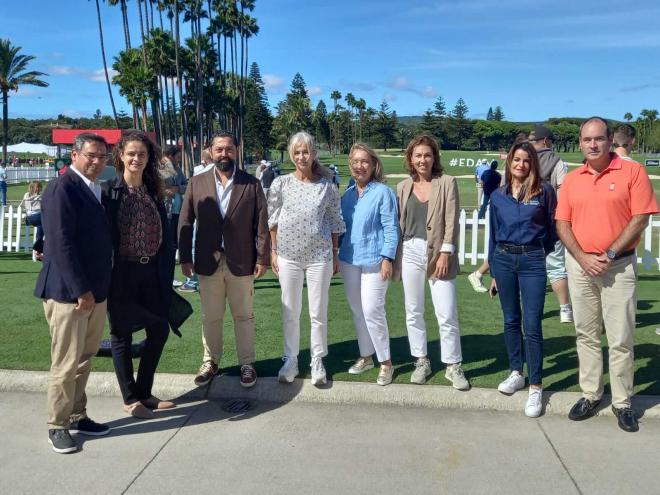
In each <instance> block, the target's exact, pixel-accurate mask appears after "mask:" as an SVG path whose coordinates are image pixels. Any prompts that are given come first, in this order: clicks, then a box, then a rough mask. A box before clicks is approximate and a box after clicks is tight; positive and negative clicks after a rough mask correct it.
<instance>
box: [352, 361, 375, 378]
mask: <svg viewBox="0 0 660 495" xmlns="http://www.w3.org/2000/svg"><path fill="white" fill-rule="evenodd" d="M373 367H374V360H373V359H372V358H370V357H359V358H358V359H357V360H356V361H355V363H354V364H353V366H351V367H350V368H348V373H349V374H350V375H359V374H360V373H364V372H365V371H368V370H370V369H372V368H373Z"/></svg>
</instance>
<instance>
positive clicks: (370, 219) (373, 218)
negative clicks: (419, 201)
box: [339, 182, 399, 266]
mask: <svg viewBox="0 0 660 495" xmlns="http://www.w3.org/2000/svg"><path fill="white" fill-rule="evenodd" d="M397 210H398V209H397V202H396V196H395V195H394V191H392V189H390V188H389V187H387V186H386V185H385V184H382V183H380V182H370V183H369V184H367V187H366V188H365V189H364V193H363V194H362V197H358V193H357V187H356V186H355V185H353V186H351V187H349V188H348V189H346V192H345V193H344V196H342V198H341V213H342V216H343V218H344V221H345V222H346V234H344V236H343V238H342V241H341V246H340V248H339V259H340V260H341V261H343V262H345V263H349V264H351V265H356V266H374V265H378V264H380V262H381V261H382V259H383V257H387V258H391V259H394V257H395V256H396V248H397V245H398V243H399V220H398V219H399V215H398V211H397Z"/></svg>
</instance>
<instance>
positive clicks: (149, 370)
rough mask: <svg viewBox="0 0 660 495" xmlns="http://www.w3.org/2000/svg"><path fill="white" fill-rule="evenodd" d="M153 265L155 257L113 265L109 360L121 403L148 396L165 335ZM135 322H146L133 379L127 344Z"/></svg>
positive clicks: (109, 310) (156, 272) (155, 263)
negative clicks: (140, 351)
mask: <svg viewBox="0 0 660 495" xmlns="http://www.w3.org/2000/svg"><path fill="white" fill-rule="evenodd" d="M157 265H158V262H157V260H156V259H155V258H152V260H151V261H150V262H149V263H147V264H144V265H143V264H140V263H134V262H128V261H121V260H119V261H117V262H116V264H115V266H114V268H113V274H112V276H113V278H112V286H111V289H110V297H109V299H108V312H109V315H110V318H109V320H110V333H111V343H112V362H113V364H114V366H115V373H116V374H117V380H118V381H119V388H120V390H121V394H122V397H123V399H124V404H132V403H134V402H137V401H139V400H143V399H148V398H149V397H151V395H152V393H151V388H152V386H153V383H154V375H155V374H156V368H157V367H158V361H159V360H160V356H161V354H162V353H163V348H164V347H165V342H167V337H168V336H169V325H168V323H167V319H166V315H167V309H168V308H167V307H166V305H165V304H164V301H162V298H161V294H162V291H161V288H160V282H159V280H158V266H157ZM139 324H146V325H145V330H146V334H147V338H146V341H145V343H144V347H143V349H142V357H141V358H140V365H139V367H138V372H137V378H135V377H134V370H133V359H132V355H131V345H132V343H133V330H134V329H135V328H136V326H137V325H139ZM140 326H141V325H140Z"/></svg>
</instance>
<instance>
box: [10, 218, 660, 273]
mask: <svg viewBox="0 0 660 495" xmlns="http://www.w3.org/2000/svg"><path fill="white" fill-rule="evenodd" d="M478 215H479V210H477V209H474V210H472V209H470V210H465V209H463V210H461V213H460V216H459V229H460V230H459V234H460V235H459V240H458V262H459V264H461V265H480V264H481V263H482V262H483V261H484V260H485V259H486V257H487V256H488V242H487V239H488V236H489V234H490V229H489V224H488V215H486V218H485V219H482V220H479V218H478ZM654 234H655V242H654ZM35 239H36V228H34V227H30V226H28V225H25V219H24V215H23V211H22V210H21V208H20V207H14V206H7V207H0V252H2V251H14V252H19V251H31V250H32V244H33V243H34V240H35ZM654 252H655V255H653V253H654ZM637 261H638V263H642V264H644V265H645V266H646V267H647V268H654V267H655V268H657V269H659V270H660V217H659V216H657V215H656V216H655V217H654V218H652V219H651V222H649V226H648V227H647V228H646V230H645V231H644V233H643V234H642V242H641V243H640V244H639V246H638V247H637Z"/></svg>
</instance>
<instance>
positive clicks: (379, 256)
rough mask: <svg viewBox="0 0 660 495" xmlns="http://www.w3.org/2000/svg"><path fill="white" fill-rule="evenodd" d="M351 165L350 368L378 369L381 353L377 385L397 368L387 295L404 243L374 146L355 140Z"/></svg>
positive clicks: (344, 260)
mask: <svg viewBox="0 0 660 495" xmlns="http://www.w3.org/2000/svg"><path fill="white" fill-rule="evenodd" d="M348 163H349V166H350V170H351V175H352V176H353V178H354V179H355V183H354V184H353V185H352V186H350V187H349V188H348V189H346V192H345V193H344V196H343V197H342V199H341V213H342V216H343V218H344V221H345V222H346V233H345V234H344V237H343V238H342V242H341V246H340V248H339V263H340V272H341V276H342V277H343V279H344V288H345V289H346V297H347V298H348V304H349V306H350V307H351V313H353V322H354V323H355V331H356V333H357V338H358V347H359V349H360V357H359V358H358V359H357V361H355V364H353V366H351V367H350V369H349V370H348V372H349V373H351V374H353V375H357V374H360V373H362V372H364V371H367V370H369V369H371V368H373V367H374V363H373V358H372V355H373V354H374V353H376V358H377V359H378V361H379V362H380V372H379V373H378V379H377V381H376V383H378V385H388V384H389V383H391V382H392V371H393V368H392V361H391V359H390V337H389V332H388V328H387V319H386V316H385V295H386V294H387V287H388V285H389V281H390V279H391V278H392V261H393V260H394V257H395V256H396V248H397V245H398V243H399V225H398V214H397V206H396V196H395V195H394V192H393V191H392V190H391V189H390V188H389V187H387V186H386V185H385V184H383V180H384V177H383V165H382V163H381V161H380V159H379V158H378V156H377V155H376V153H374V151H373V150H372V149H371V148H369V146H367V145H365V144H361V143H356V144H354V145H353V147H352V148H351V151H350V153H349V155H348Z"/></svg>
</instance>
